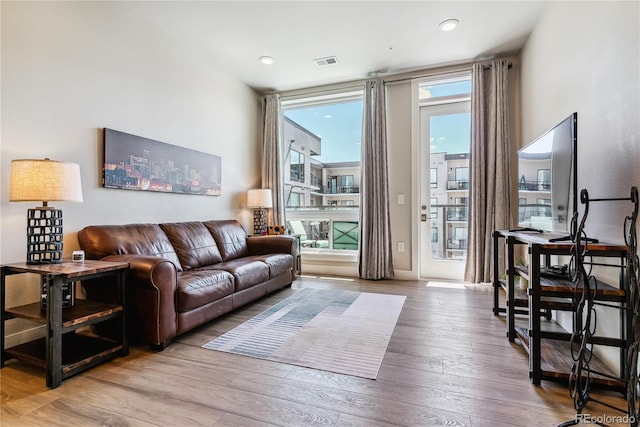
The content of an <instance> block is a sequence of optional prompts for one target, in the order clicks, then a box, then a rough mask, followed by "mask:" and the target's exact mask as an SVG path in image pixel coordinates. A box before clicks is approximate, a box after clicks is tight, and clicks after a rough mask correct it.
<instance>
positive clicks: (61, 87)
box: [0, 1, 260, 305]
mask: <svg viewBox="0 0 640 427" xmlns="http://www.w3.org/2000/svg"><path fill="white" fill-rule="evenodd" d="M1 8H2V9H1V12H2V33H1V34H2V74H1V77H2V94H1V97H2V99H1V107H2V111H1V118H2V131H1V137H2V140H1V148H2V151H1V156H2V157H1V163H0V165H1V173H0V179H1V182H0V190H1V195H2V197H1V200H0V209H1V211H0V212H1V217H2V222H1V226H0V231H1V247H0V262H2V263H9V262H20V261H24V259H25V256H26V235H25V229H26V210H27V208H29V207H33V206H36V205H38V204H37V203H9V202H8V189H9V171H10V163H11V160H12V159H18V158H44V157H49V158H51V159H55V160H64V161H71V162H76V163H79V164H80V168H81V174H82V185H83V190H84V203H82V204H72V203H52V205H54V206H56V207H59V208H61V209H62V210H63V212H64V231H65V238H64V252H65V255H69V254H70V252H71V251H72V250H73V249H77V245H78V244H77V239H76V232H77V231H78V230H79V229H81V228H82V227H84V226H86V225H90V224H106V223H112V224H121V223H132V222H161V221H182V220H201V219H218V218H238V219H240V220H241V221H242V222H243V224H244V225H245V226H246V227H248V226H249V225H250V219H251V218H250V216H251V212H249V211H247V210H246V209H243V205H244V203H245V196H244V194H245V191H246V189H247V188H251V187H255V186H257V185H259V183H260V182H259V181H260V173H259V165H260V159H259V149H258V143H257V127H258V125H257V120H258V111H259V104H258V101H257V95H256V94H255V92H254V91H253V90H251V89H250V88H249V87H248V86H246V85H245V84H243V83H242V82H240V81H238V80H237V79H236V78H234V77H233V76H232V75H229V74H225V72H224V71H222V70H221V66H220V61H214V60H212V59H211V58H208V57H207V56H206V55H205V54H204V53H203V52H195V51H192V50H190V49H189V48H188V47H186V46H183V45H181V44H180V43H178V42H177V41H176V40H175V39H173V38H172V37H170V36H169V35H168V34H166V33H164V32H162V31H161V30H159V29H158V28H157V27H155V26H154V25H152V24H150V23H148V22H145V21H144V20H142V19H141V18H139V17H137V16H136V15H135V14H133V13H132V12H130V11H129V10H128V9H127V8H126V6H125V5H123V4H122V3H120V2H7V1H3V2H2V3H1ZM104 127H109V128H113V129H117V130H121V131H124V132H128V133H132V134H136V135H140V136H144V137H147V138H151V139H156V140H159V141H162V142H166V143H170V144H174V145H178V146H182V147H187V148H190V149H194V150H198V151H202V152H206V153H211V154H215V155H219V156H221V157H222V186H223V187H222V191H223V195H222V196H220V197H206V196H192V195H179V194H160V193H149V192H135V191H125V190H113V189H104V188H101V187H100V176H101V172H102V164H101V161H102V155H101V150H102V146H101V143H102V128H104ZM36 288H37V287H34V289H33V292H31V291H27V290H26V289H25V288H24V287H19V286H10V287H9V289H8V292H9V294H8V301H7V303H8V304H10V305H15V304H18V303H23V302H31V301H33V300H34V295H36V294H37V292H36V291H37V289H36Z"/></svg>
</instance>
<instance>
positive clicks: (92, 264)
mask: <svg viewBox="0 0 640 427" xmlns="http://www.w3.org/2000/svg"><path fill="white" fill-rule="evenodd" d="M126 268H129V263H127V262H109V261H93V260H88V261H83V262H63V263H60V264H27V263H25V262H19V263H14V264H5V265H3V266H2V269H3V270H6V271H8V272H11V273H34V274H47V275H59V276H64V277H66V278H73V277H82V276H89V275H92V274H97V273H104V272H107V271H114V270H122V269H126Z"/></svg>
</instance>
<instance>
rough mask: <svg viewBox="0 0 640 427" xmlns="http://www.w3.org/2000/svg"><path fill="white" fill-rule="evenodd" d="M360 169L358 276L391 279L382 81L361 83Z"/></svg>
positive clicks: (391, 260) (384, 107)
mask: <svg viewBox="0 0 640 427" xmlns="http://www.w3.org/2000/svg"><path fill="white" fill-rule="evenodd" d="M362 130H363V131H362V147H361V150H362V151H361V157H362V158H361V169H360V245H359V247H358V258H359V266H358V270H359V275H360V277H361V278H363V279H373V280H378V279H386V278H391V277H393V256H392V252H391V248H392V246H391V221H390V218H389V189H388V164H387V126H386V97H385V88H384V83H383V82H382V80H369V81H367V82H366V83H365V91H364V112H363V118H362Z"/></svg>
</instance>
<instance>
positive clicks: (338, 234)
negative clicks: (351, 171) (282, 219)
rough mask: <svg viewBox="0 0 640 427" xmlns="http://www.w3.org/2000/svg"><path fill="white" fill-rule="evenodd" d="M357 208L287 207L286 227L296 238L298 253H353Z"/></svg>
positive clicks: (356, 227) (356, 235) (356, 247)
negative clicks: (298, 244)
mask: <svg viewBox="0 0 640 427" xmlns="http://www.w3.org/2000/svg"><path fill="white" fill-rule="evenodd" d="M358 212H359V207H358V206H299V207H295V208H287V228H288V229H289V232H290V233H291V234H295V235H298V236H300V244H301V246H302V248H301V249H302V252H303V253H304V252H307V251H316V250H322V249H326V250H353V251H355V250H357V249H358V236H359V225H360V224H359V220H358Z"/></svg>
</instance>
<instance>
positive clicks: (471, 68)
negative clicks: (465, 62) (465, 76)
mask: <svg viewBox="0 0 640 427" xmlns="http://www.w3.org/2000/svg"><path fill="white" fill-rule="evenodd" d="M507 67H508V68H509V69H511V68H512V67H513V64H512V63H511V61H509V63H508V66H507ZM482 68H484V69H488V68H491V64H485V65H483V66H482ZM471 70H473V67H464V68H458V69H452V70H447V71H438V72H435V73H425V74H419V75H416V76H410V77H399V78H397V79H393V78H392V79H388V80H387V79H385V80H383V81H384V83H399V82H405V81H408V80H414V79H422V78H426V77H436V76H440V75H450V74H455V73H465V72H470V71H471Z"/></svg>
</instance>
